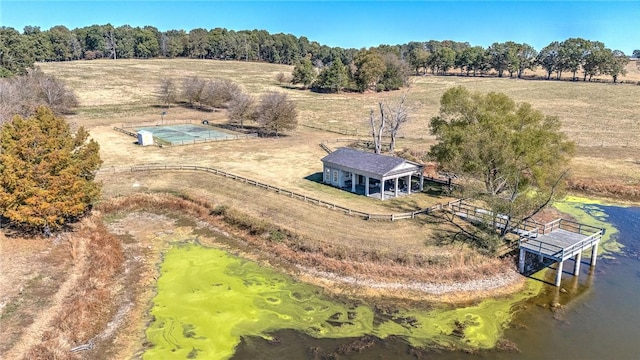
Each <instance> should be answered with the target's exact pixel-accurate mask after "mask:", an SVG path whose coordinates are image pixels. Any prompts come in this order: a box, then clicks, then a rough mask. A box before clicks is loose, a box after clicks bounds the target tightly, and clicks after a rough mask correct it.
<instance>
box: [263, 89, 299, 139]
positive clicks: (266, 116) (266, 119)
mask: <svg viewBox="0 0 640 360" xmlns="http://www.w3.org/2000/svg"><path fill="white" fill-rule="evenodd" d="M256 121H257V122H258V123H259V124H260V125H262V127H263V129H264V130H265V131H266V132H267V133H271V134H275V136H278V135H279V134H280V132H282V131H283V130H293V129H295V128H296V127H297V126H298V111H297V110H296V105H295V104H294V103H293V101H291V100H289V98H288V97H287V94H285V93H281V92H275V91H272V92H269V93H266V94H265V95H263V96H262V98H261V99H260V105H258V108H257V109H256Z"/></svg>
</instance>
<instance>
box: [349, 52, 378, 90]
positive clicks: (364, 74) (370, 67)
mask: <svg viewBox="0 0 640 360" xmlns="http://www.w3.org/2000/svg"><path fill="white" fill-rule="evenodd" d="M353 61H354V63H355V66H356V72H355V80H356V84H357V86H358V90H360V91H361V92H364V91H365V90H368V89H376V88H377V87H378V82H380V80H381V79H382V75H383V74H384V70H385V64H384V59H383V58H382V56H381V55H380V54H379V53H378V52H377V51H375V50H372V49H371V50H361V51H360V52H358V54H357V55H356V57H355V58H354V59H353Z"/></svg>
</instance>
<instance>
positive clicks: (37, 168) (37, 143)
mask: <svg viewBox="0 0 640 360" xmlns="http://www.w3.org/2000/svg"><path fill="white" fill-rule="evenodd" d="M0 149H1V150H2V151H1V152H0V216H3V217H5V218H7V219H9V220H10V221H11V222H12V223H13V224H14V225H16V226H17V227H20V228H22V229H25V230H47V229H50V230H55V229H59V228H60V227H62V226H63V225H64V224H65V223H67V222H69V221H71V220H73V219H75V218H77V217H79V216H81V215H82V214H84V213H85V212H86V211H87V209H88V208H89V206H90V205H91V204H92V203H93V202H94V201H96V200H97V199H98V197H99V194H100V184H99V183H97V182H95V181H94V178H95V171H96V170H98V168H99V167H100V164H101V160H100V156H99V146H98V143H97V142H95V141H93V140H89V133H88V132H86V131H85V130H84V128H79V129H78V131H77V132H76V133H75V134H73V133H72V132H71V130H70V128H69V125H68V124H67V123H66V122H65V121H64V119H62V118H60V117H56V116H55V115H54V114H53V112H52V111H51V110H50V109H48V108H46V107H40V108H38V110H37V111H36V113H35V115H33V116H32V117H30V118H23V117H21V116H16V117H15V118H14V119H13V121H10V122H6V123H5V124H4V125H3V126H2V129H1V130H0Z"/></svg>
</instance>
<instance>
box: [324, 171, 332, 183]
mask: <svg viewBox="0 0 640 360" xmlns="http://www.w3.org/2000/svg"><path fill="white" fill-rule="evenodd" d="M324 181H325V182H329V181H331V169H327V170H326V171H325V174H324Z"/></svg>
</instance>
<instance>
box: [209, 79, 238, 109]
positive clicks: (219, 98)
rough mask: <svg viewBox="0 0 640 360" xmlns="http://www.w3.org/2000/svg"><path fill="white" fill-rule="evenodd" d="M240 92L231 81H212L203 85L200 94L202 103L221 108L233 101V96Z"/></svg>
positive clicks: (236, 85)
mask: <svg viewBox="0 0 640 360" xmlns="http://www.w3.org/2000/svg"><path fill="white" fill-rule="evenodd" d="M240 91H241V89H240V87H239V86H238V84H236V83H234V82H233V81H231V80H221V79H214V80H211V81H209V82H207V84H206V85H205V87H204V89H203V92H202V103H203V104H205V105H209V106H212V107H216V108H223V107H225V106H226V105H227V103H228V102H229V101H231V99H233V94H234V93H237V92H240Z"/></svg>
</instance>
